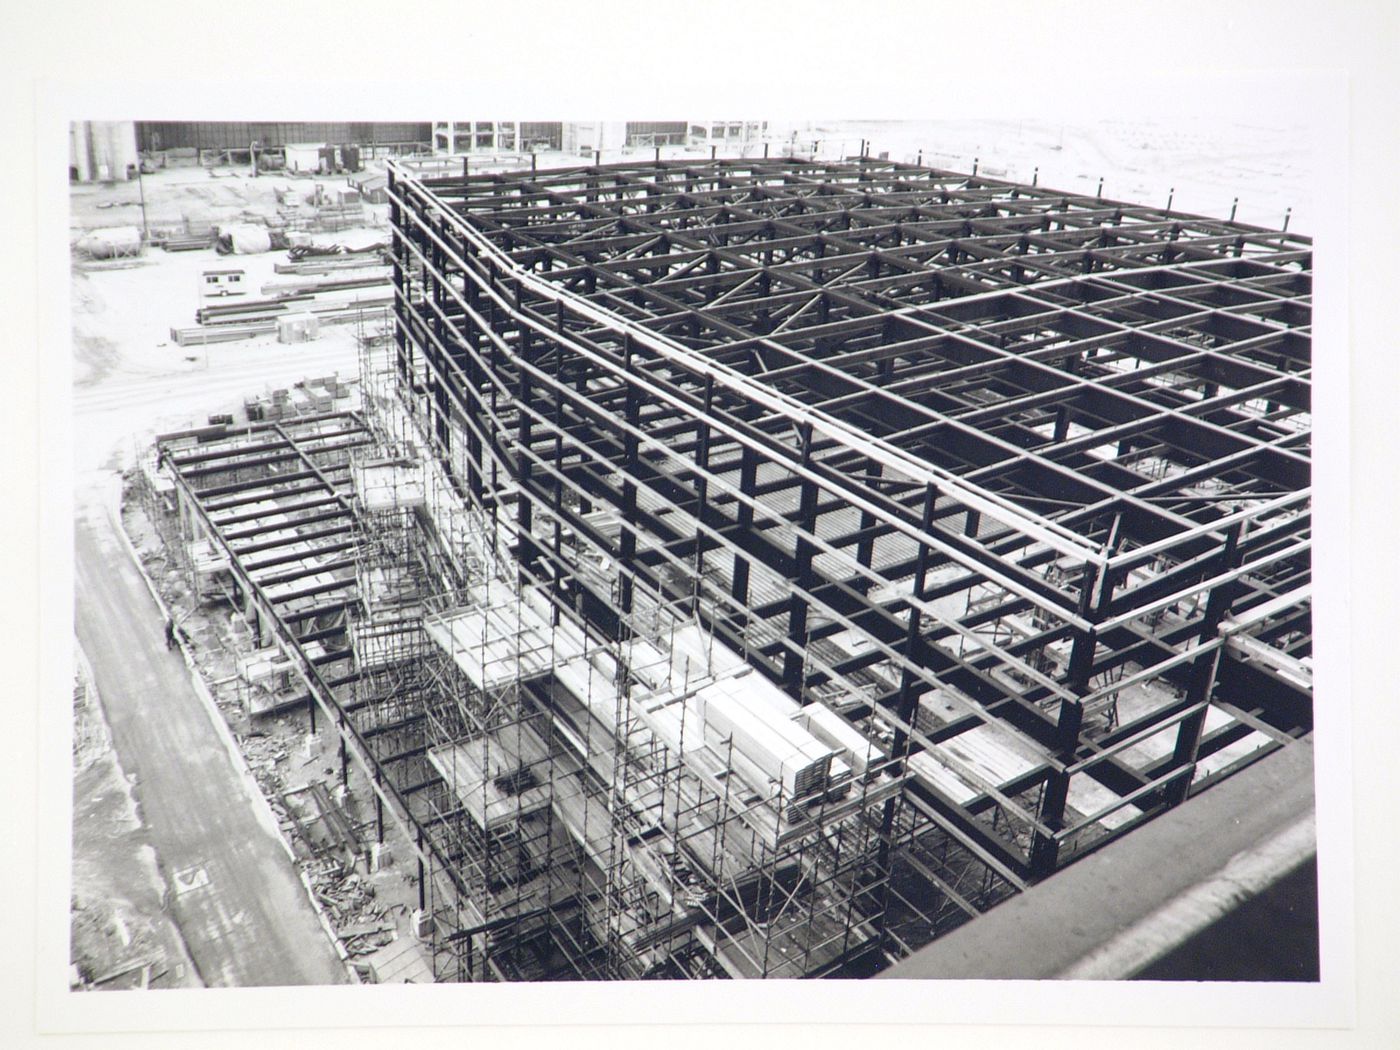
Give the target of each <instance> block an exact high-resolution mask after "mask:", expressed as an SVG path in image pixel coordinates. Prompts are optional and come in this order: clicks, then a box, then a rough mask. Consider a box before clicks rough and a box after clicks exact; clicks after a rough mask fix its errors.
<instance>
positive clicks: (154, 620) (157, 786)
mask: <svg viewBox="0 0 1400 1050" xmlns="http://www.w3.org/2000/svg"><path fill="white" fill-rule="evenodd" d="M115 529H116V526H115V525H114V524H113V521H112V519H111V516H110V514H109V513H108V510H107V508H106V507H105V506H104V500H103V499H102V497H101V492H100V490H99V489H95V488H89V489H88V490H87V491H85V492H81V493H80V494H79V502H78V507H77V520H76V522H75V533H76V535H75V543H76V547H75V558H76V560H75V566H76V578H77V608H76V613H77V616H76V620H77V633H78V639H79V642H80V643H81V645H82V646H83V649H84V651H85V652H86V653H87V656H88V660H89V662H90V664H91V667H92V673H93V677H94V679H95V680H96V682H97V683H98V686H99V688H100V690H101V692H102V696H103V699H104V702H105V707H106V713H107V719H108V722H109V724H110V726H111V731H112V741H113V745H114V747H115V749H116V751H117V753H118V754H119V755H120V756H121V762H122V765H123V767H124V768H125V770H126V771H127V773H129V774H132V775H134V777H135V779H136V785H137V786H136V795H137V797H138V798H139V800H140V804H141V808H142V812H143V815H144V816H145V819H146V823H147V825H148V827H149V829H150V838H151V841H152V843H153V844H154V846H155V848H156V851H157V854H158V855H159V857H160V863H161V868H162V870H163V874H164V875H165V878H166V883H167V886H168V888H169V893H170V911H171V913H172V914H173V916H174V918H175V921H176V922H177V923H178V924H179V926H180V929H181V931H182V933H183V934H184V938H185V942H186V944H187V945H188V948H189V952H190V956H191V958H192V959H193V960H194V963H195V966H196V967H197V969H198V971H199V975H200V977H201V978H202V979H203V981H204V983H205V984H206V985H210V986H252V985H297V984H334V983H343V982H345V981H346V980H347V979H348V978H347V974H346V971H345V968H344V967H343V965H342V964H341V962H340V960H339V958H338V956H337V955H336V952H335V950H334V949H333V948H332V946H331V943H330V941H329V940H328V939H327V937H326V935H325V932H324V930H323V929H322V927H321V924H320V921H319V919H318V918H317V916H316V914H315V912H314V911H313V910H312V908H311V904H310V902H309V901H308V899H307V897H306V893H305V890H304V889H303V886H302V883H301V881H300V878H299V876H298V874H297V871H296V869H295V868H294V867H293V865H292V862H291V860H290V859H289V858H288V856H287V854H286V852H285V851H284V849H283V847H282V845H281V843H280V842H279V841H278V839H277V837H276V834H275V830H274V829H272V828H269V827H268V826H266V824H264V823H263V822H262V821H261V820H260V819H259V817H258V815H257V811H256V809H255V808H254V806H253V804H252V800H251V799H250V798H249V795H248V789H247V787H246V786H245V785H246V781H245V779H244V778H243V777H242V776H241V775H240V774H239V772H238V770H237V769H236V768H235V766H234V764H233V761H232V759H231V758H230V756H229V754H228V752H227V750H226V749H225V747H224V744H223V742H222V740H221V738H220V735H219V734H218V733H217V732H216V731H215V728H214V726H213V724H212V723H211V722H210V718H209V714H208V712H207V709H206V708H205V707H204V705H203V703H202V702H201V701H200V699H199V698H198V697H197V696H196V695H195V693H194V690H193V688H192V686H191V683H190V680H189V675H188V672H187V670H186V668H185V664H184V662H183V660H181V658H180V657H179V656H178V655H177V654H175V653H172V652H169V651H168V650H166V648H165V642H164V637H163V633H162V632H163V620H162V617H161V613H160V611H159V609H158V607H157V606H156V604H155V601H154V600H153V599H152V598H151V595H150V592H149V591H148V590H147V589H146V586H145V583H144V581H143V580H142V579H141V576H140V574H139V572H138V571H137V569H136V567H135V565H134V564H133V563H132V561H131V558H130V556H129V554H128V553H127V550H126V547H125V546H124V545H123V544H122V543H121V542H120V539H119V537H118V536H117V534H116V532H115Z"/></svg>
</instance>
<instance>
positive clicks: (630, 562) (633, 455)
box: [618, 335, 641, 616]
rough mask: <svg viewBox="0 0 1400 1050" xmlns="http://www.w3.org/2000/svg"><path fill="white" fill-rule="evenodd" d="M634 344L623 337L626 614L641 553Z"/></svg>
mask: <svg viewBox="0 0 1400 1050" xmlns="http://www.w3.org/2000/svg"><path fill="white" fill-rule="evenodd" d="M632 353H633V344H632V337H631V336H630V335H624V336H623V337H622V366H623V368H624V370H625V371H626V373H627V378H626V379H624V380H623V390H624V395H623V396H624V402H623V416H624V418H625V420H626V423H627V430H626V432H625V433H624V434H623V436H622V449H623V452H622V479H623V480H622V531H621V533H620V534H619V536H618V561H619V563H620V568H621V575H620V580H619V584H620V586H619V589H618V598H619V601H618V607H619V608H620V609H621V610H622V613H623V615H624V616H625V615H629V614H630V613H631V612H632V586H633V584H632V574H633V572H635V562H636V557H637V533H636V532H635V529H636V524H637V482H636V477H637V465H638V459H637V447H638V441H637V435H636V433H635V431H636V428H637V427H638V425H639V421H640V418H641V406H640V404H639V403H638V397H637V384H636V382H635V381H634V380H633V378H632V376H633V369H634V367H635V366H634V364H633V361H632Z"/></svg>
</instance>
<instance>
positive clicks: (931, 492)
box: [879, 485, 938, 879]
mask: <svg viewBox="0 0 1400 1050" xmlns="http://www.w3.org/2000/svg"><path fill="white" fill-rule="evenodd" d="M937 504H938V490H937V489H935V488H934V487H933V486H932V485H927V486H925V488H924V509H923V513H922V514H921V515H920V519H919V520H920V523H921V526H922V531H923V532H928V531H929V530H930V529H931V528H932V527H933V512H934V508H935V507H936V506H937ZM928 558H929V547H928V544H926V543H924V542H923V541H922V540H920V541H919V553H918V557H917V558H916V560H915V567H914V591H913V595H914V598H915V599H917V600H920V601H922V600H923V597H924V588H925V585H926V584H927V582H928ZM921 620H922V616H921V614H920V612H919V608H918V606H915V605H911V606H910V607H909V623H908V625H907V627H906V629H905V632H904V659H905V662H906V666H904V667H903V668H902V669H901V671H900V674H899V694H898V697H897V698H896V700H895V712H894V713H895V717H896V719H898V721H897V722H896V724H895V727H894V745H893V747H891V749H890V757H891V758H892V759H894V766H893V771H894V772H895V773H898V772H900V771H902V770H903V768H904V765H903V764H904V759H905V758H906V757H907V756H908V753H909V731H908V730H907V729H905V728H904V727H905V726H906V725H908V726H913V724H914V720H915V718H916V716H917V714H916V713H917V710H918V704H919V694H918V693H916V692H915V691H914V676H913V674H912V673H910V670H909V665H912V664H920V665H921V664H922V661H921V660H920V659H919V657H920V655H921V653H920V649H921V648H922V644H923V640H922V638H921V635H920V626H921ZM897 801H898V800H897V798H890V799H888V800H886V802H885V809H884V813H883V815H882V818H881V821H880V850H879V857H880V869H881V870H882V871H883V872H884V873H885V878H886V879H888V878H889V876H890V872H889V863H890V858H889V852H890V836H891V834H892V833H893V830H894V815H895V805H896V802H897Z"/></svg>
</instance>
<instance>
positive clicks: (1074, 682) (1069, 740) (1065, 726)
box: [1030, 563, 1107, 878]
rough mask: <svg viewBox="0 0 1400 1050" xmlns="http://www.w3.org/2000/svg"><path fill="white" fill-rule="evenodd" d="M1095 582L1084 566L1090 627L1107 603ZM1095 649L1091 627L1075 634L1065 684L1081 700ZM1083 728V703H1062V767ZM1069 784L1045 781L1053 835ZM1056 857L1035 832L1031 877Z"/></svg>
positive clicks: (1092, 569)
mask: <svg viewBox="0 0 1400 1050" xmlns="http://www.w3.org/2000/svg"><path fill="white" fill-rule="evenodd" d="M1098 578H1099V573H1098V567H1097V566H1095V565H1093V564H1092V563H1086V564H1085V566H1084V581H1083V583H1082V584H1081V585H1080V590H1079V615H1080V616H1082V617H1084V618H1085V619H1087V620H1089V621H1090V622H1091V623H1092V622H1093V621H1094V620H1095V619H1096V612H1095V610H1096V609H1097V607H1098V605H1100V604H1101V603H1102V602H1103V601H1106V600H1107V597H1106V596H1100V599H1099V602H1098V603H1096V602H1095V601H1094V588H1095V585H1096V584H1097V583H1098ZM1097 646H1098V633H1097V632H1096V631H1095V630H1094V629H1093V628H1092V627H1090V628H1089V629H1088V630H1076V631H1075V632H1074V643H1073V645H1072V647H1071V649H1070V655H1069V672H1068V675H1067V676H1066V677H1067V678H1068V681H1067V683H1066V684H1067V685H1068V686H1069V689H1070V691H1071V692H1072V693H1074V694H1075V696H1076V697H1082V696H1083V695H1084V694H1085V693H1087V692H1088V691H1089V679H1090V678H1092V677H1093V673H1094V650H1095V648H1096V647H1097ZM1083 726H1084V704H1083V702H1082V701H1080V700H1078V699H1076V700H1061V701H1060V717H1059V720H1058V722H1057V723H1056V725H1055V752H1056V757H1057V758H1059V760H1060V761H1061V762H1063V763H1064V764H1065V765H1071V764H1073V762H1074V757H1075V752H1077V751H1078V750H1079V732H1080V730H1081V729H1082V728H1083ZM1069 781H1070V775H1069V774H1068V773H1065V772H1058V771H1057V772H1052V773H1051V774H1050V775H1049V776H1048V777H1047V778H1046V781H1045V794H1044V796H1043V797H1042V798H1041V802H1040V822H1041V823H1042V824H1044V825H1045V826H1046V827H1047V828H1049V829H1050V830H1051V831H1052V832H1053V831H1058V830H1060V829H1061V828H1062V827H1063V826H1064V817H1065V805H1066V803H1067V802H1068V801H1069ZM1059 856H1060V843H1059V840H1057V839H1056V838H1055V837H1054V836H1053V835H1049V834H1046V833H1045V832H1043V831H1036V833H1035V835H1034V837H1033V838H1032V840H1031V851H1030V866H1031V874H1032V875H1033V876H1035V877H1037V878H1041V877H1043V876H1046V875H1049V874H1051V873H1052V872H1054V870H1055V866H1056V864H1057V863H1058V861H1059Z"/></svg>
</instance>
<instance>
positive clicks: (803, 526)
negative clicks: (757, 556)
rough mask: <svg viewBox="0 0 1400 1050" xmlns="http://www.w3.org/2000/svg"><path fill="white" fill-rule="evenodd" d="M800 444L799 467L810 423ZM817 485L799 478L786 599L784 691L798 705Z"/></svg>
mask: <svg viewBox="0 0 1400 1050" xmlns="http://www.w3.org/2000/svg"><path fill="white" fill-rule="evenodd" d="M798 436H799V440H800V442H801V453H802V466H803V468H804V469H806V468H808V467H810V466H811V464H812V424H811V423H808V422H804V423H802V424H801V426H800V427H799V428H798ZM816 515H817V486H816V483H815V482H814V481H812V480H811V479H810V478H806V477H804V478H803V479H802V486H801V496H800V497H799V504H798V512H797V527H798V528H799V529H800V530H802V531H800V532H799V533H798V535H797V542H796V544H795V545H794V549H793V554H794V555H795V557H796V561H797V573H796V576H797V579H796V583H797V588H798V589H797V590H794V591H793V593H792V595H791V596H790V597H789V598H788V637H787V640H788V644H787V645H786V646H784V648H783V688H784V689H786V690H787V692H788V695H789V696H791V697H792V698H793V699H794V700H796V701H797V702H798V703H801V702H802V692H803V690H802V684H803V683H802V677H803V675H802V665H803V663H804V656H805V650H806V648H807V600H806V599H805V598H803V597H802V596H801V594H799V593H798V591H801V592H802V593H809V592H810V591H811V589H812V583H813V580H812V556H813V555H814V554H815V553H816V547H815V546H814V545H813V544H812V541H811V540H810V539H808V538H807V536H806V535H805V534H806V533H809V532H813V531H814V530H815V529H816V524H817V517H816Z"/></svg>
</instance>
